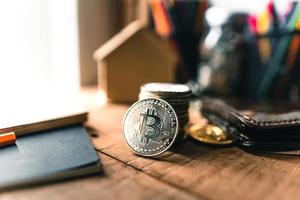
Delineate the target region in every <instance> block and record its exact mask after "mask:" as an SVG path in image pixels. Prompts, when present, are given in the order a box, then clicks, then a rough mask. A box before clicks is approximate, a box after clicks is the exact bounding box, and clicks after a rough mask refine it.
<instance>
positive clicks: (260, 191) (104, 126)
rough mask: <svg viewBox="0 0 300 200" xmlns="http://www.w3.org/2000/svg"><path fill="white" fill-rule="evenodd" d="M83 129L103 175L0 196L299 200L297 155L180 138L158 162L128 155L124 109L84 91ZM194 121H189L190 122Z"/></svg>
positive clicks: (54, 199) (34, 199)
mask: <svg viewBox="0 0 300 200" xmlns="http://www.w3.org/2000/svg"><path fill="white" fill-rule="evenodd" d="M83 98H84V100H85V102H86V103H87V105H89V109H90V116H89V121H88V124H87V127H88V129H89V132H90V133H91V135H94V136H96V135H97V136H98V137H94V138H93V143H94V145H95V147H96V148H97V149H98V150H99V156H100V157H101V160H102V164H103V171H104V173H103V174H102V175H100V176H93V177H88V178H84V179H76V180H72V181H65V182H60V183H56V184H49V185H43V186H39V187H34V188H27V189H21V190H15V191H7V192H2V193H0V200H13V199H16V200H19V199H31V200H37V199H51V200H60V199H221V200H222V199H230V200H234V199H243V200H244V199H267V200H273V199H299V196H300V169H299V167H300V157H299V156H297V155H294V156H292V155H275V154H274V155H268V154H250V153H246V152H244V151H242V150H241V149H239V148H237V147H226V148H217V147H208V146H203V145H201V144H200V143H197V142H193V141H192V140H186V141H185V142H183V143H181V144H179V145H177V146H176V147H175V148H173V149H172V151H168V152H167V153H165V154H164V155H163V156H161V157H160V158H158V159H149V158H143V157H140V156H136V155H134V154H133V153H132V152H131V151H130V150H129V148H128V147H127V145H126V143H125V140H124V138H123V134H122V119H123V115H124V113H125V112H126V110H127V108H128V105H117V104H108V105H107V106H105V107H101V108H100V107H99V105H98V102H97V98H96V95H95V90H94V89H90V90H85V93H84V95H83ZM194 119H195V118H194V117H193V120H194Z"/></svg>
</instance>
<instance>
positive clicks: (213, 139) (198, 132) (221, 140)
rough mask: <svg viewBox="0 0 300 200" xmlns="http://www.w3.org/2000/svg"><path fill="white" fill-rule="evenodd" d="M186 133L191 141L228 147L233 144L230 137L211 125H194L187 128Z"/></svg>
mask: <svg viewBox="0 0 300 200" xmlns="http://www.w3.org/2000/svg"><path fill="white" fill-rule="evenodd" d="M186 132H187V134H188V135H189V136H190V137H192V138H193V139H195V140H198V141H200V142H203V143H207V144H214V145H228V144H231V143H233V139H232V136H231V135H229V134H228V133H226V132H224V131H223V130H222V129H220V128H219V127H217V126H214V125H211V124H195V125H192V126H190V127H188V128H187V129H186Z"/></svg>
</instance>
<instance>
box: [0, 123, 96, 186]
mask: <svg viewBox="0 0 300 200" xmlns="http://www.w3.org/2000/svg"><path fill="white" fill-rule="evenodd" d="M99 172H100V162H99V158H98V155H97V153H96V151H95V150H94V148H93V145H92V144H91V142H90V139H89V137H88V135H87V133H86V130H85V128H84V127H83V125H81V124H79V125H73V126H68V127H64V128H59V129H52V130H47V131H42V132H37V133H33V134H29V135H24V136H20V137H18V138H17V141H16V145H12V146H7V147H3V148H0V189H3V188H7V187H15V186H23V185H30V184H37V183H41V182H49V181H55V180H61V179H65V178H72V177H77V176H83V175H89V174H94V173H99Z"/></svg>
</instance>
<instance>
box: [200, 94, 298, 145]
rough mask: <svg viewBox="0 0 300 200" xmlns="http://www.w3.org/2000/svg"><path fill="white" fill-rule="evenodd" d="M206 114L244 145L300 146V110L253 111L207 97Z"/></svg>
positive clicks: (202, 110) (204, 104)
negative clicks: (278, 111)
mask: <svg viewBox="0 0 300 200" xmlns="http://www.w3.org/2000/svg"><path fill="white" fill-rule="evenodd" d="M201 112H202V115H203V116H205V117H206V118H207V119H208V120H209V121H210V122H211V123H213V124H216V125H217V126H219V127H220V128H222V129H224V130H225V131H227V132H228V133H230V134H232V135H233V138H234V139H235V143H236V144H237V145H239V146H241V147H243V148H254V149H261V150H270V151H285V150H295V149H300V111H297V112H287V113H281V114H268V113H261V112H256V111H255V110H252V112H251V114H245V113H243V112H242V111H239V110H237V109H235V108H234V107H232V106H230V105H228V104H226V103H225V102H224V101H221V100H219V99H211V98H204V99H203V100H202V109H201Z"/></svg>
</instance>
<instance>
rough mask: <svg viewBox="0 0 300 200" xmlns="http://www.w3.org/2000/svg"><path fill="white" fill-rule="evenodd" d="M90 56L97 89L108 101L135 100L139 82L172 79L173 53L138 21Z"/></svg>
mask: <svg viewBox="0 0 300 200" xmlns="http://www.w3.org/2000/svg"><path fill="white" fill-rule="evenodd" d="M94 59H95V60H96V61H97V67H98V85H99V89H100V91H102V92H104V94H105V95H106V96H107V98H108V99H109V100H112V101H120V102H131V101H135V100H137V99H138V93H139V89H140V86H141V85H142V84H144V83H147V82H173V81H174V79H175V64H176V56H175V55H174V52H173V51H172V49H171V48H170V46H168V44H167V43H166V41H164V40H162V39H160V38H159V37H158V36H157V35H155V33H154V32H152V31H151V30H149V29H147V27H146V26H145V25H143V24H142V23H141V22H140V21H138V20H137V21H134V22H132V23H130V24H129V25H128V26H126V27H125V28H124V29H123V30H121V31H120V32H119V33H118V34H117V35H115V36H114V37H113V38H111V39H110V40H109V41H107V42H106V43H105V44H104V45H102V46H101V47H100V48H98V49H97V50H96V51H95V53H94Z"/></svg>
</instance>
